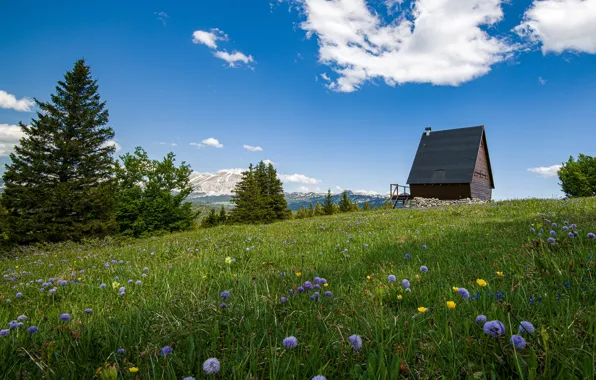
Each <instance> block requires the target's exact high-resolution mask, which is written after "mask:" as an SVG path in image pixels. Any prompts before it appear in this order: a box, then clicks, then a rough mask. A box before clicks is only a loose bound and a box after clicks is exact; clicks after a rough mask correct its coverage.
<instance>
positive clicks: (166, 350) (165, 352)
mask: <svg viewBox="0 0 596 380" xmlns="http://www.w3.org/2000/svg"><path fill="white" fill-rule="evenodd" d="M172 351H174V350H173V349H172V347H170V346H164V347H163V348H162V349H161V354H162V355H163V356H167V355H169V354H171V353H172Z"/></svg>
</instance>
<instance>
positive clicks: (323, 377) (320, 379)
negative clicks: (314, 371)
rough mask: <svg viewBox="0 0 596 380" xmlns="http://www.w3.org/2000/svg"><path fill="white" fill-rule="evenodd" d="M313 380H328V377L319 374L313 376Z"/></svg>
mask: <svg viewBox="0 0 596 380" xmlns="http://www.w3.org/2000/svg"><path fill="white" fill-rule="evenodd" d="M312 380H327V379H326V378H325V376H321V375H318V376H315V377H313V378H312Z"/></svg>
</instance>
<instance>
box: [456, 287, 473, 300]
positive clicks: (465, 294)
mask: <svg viewBox="0 0 596 380" xmlns="http://www.w3.org/2000/svg"><path fill="white" fill-rule="evenodd" d="M457 293H459V295H460V296H461V297H462V298H463V299H465V300H468V299H469V298H470V292H468V289H466V288H459V289H457Z"/></svg>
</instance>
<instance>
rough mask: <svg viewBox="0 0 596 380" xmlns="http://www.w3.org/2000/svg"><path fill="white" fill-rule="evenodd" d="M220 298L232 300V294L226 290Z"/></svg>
mask: <svg viewBox="0 0 596 380" xmlns="http://www.w3.org/2000/svg"><path fill="white" fill-rule="evenodd" d="M220 297H221V298H223V299H229V298H232V295H231V294H230V292H229V291H227V290H224V291H223V292H221V294H220Z"/></svg>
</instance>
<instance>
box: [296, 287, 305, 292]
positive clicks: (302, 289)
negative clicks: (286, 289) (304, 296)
mask: <svg viewBox="0 0 596 380" xmlns="http://www.w3.org/2000/svg"><path fill="white" fill-rule="evenodd" d="M296 290H298V291H299V292H300V293H302V292H303V291H304V288H303V287H302V286H299V287H298V289H296Z"/></svg>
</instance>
